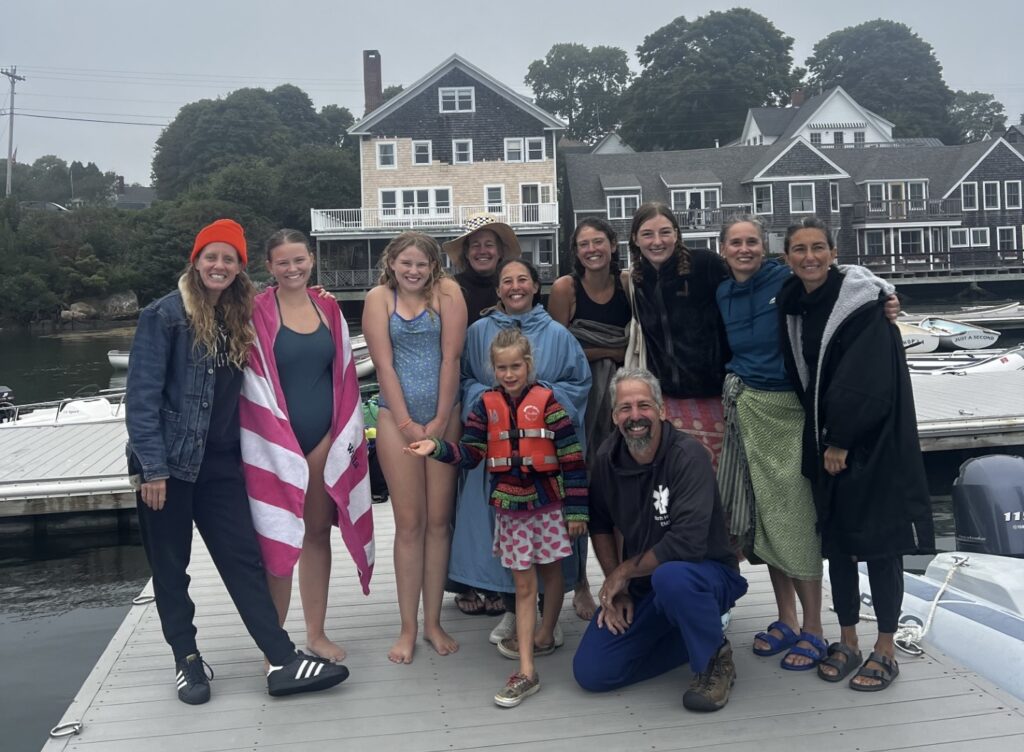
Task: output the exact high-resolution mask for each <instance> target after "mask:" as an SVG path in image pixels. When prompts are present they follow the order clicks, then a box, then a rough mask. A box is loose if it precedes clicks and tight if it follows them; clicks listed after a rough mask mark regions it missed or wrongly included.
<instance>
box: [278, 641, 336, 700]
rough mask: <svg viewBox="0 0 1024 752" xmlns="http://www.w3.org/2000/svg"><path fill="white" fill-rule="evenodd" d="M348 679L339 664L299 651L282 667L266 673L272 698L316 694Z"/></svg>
mask: <svg viewBox="0 0 1024 752" xmlns="http://www.w3.org/2000/svg"><path fill="white" fill-rule="evenodd" d="M347 678H348V669H347V668H345V667H344V666H342V665H341V664H340V663H331V662H330V661H327V660H324V659H323V658H318V657H316V656H312V655H306V654H305V653H303V652H302V651H301V650H300V651H297V652H296V653H295V657H294V658H292V660H291V661H289V662H288V663H286V664H285V665H283V666H271V667H270V669H269V670H268V671H267V692H269V693H270V694H271V695H272V696H274V697H284V696H285V695H294V694H298V693H299V692H318V691H319V690H321V689H328V688H329V687H333V686H335V685H336V684H341V683H342V682H343V681H345V680H346V679H347Z"/></svg>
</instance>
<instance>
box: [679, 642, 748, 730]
mask: <svg viewBox="0 0 1024 752" xmlns="http://www.w3.org/2000/svg"><path fill="white" fill-rule="evenodd" d="M735 681H736V665H735V664H734V663H733V662H732V646H731V645H730V644H729V642H728V640H726V642H724V643H723V644H722V647H720V648H719V649H718V653H716V654H715V656H714V657H713V658H712V659H711V660H710V661H709V662H708V666H707V669H706V670H705V671H703V672H702V673H699V674H697V675H696V676H694V677H693V681H691V682H690V687H689V689H687V690H686V693H685V694H684V695H683V707H684V708H686V709H687V710H698V711H702V712H705V713H710V712H711V711H713V710H721V709H722V708H724V707H725V704H726V703H727V702H729V692H730V691H731V690H732V685H733V684H734V683H735Z"/></svg>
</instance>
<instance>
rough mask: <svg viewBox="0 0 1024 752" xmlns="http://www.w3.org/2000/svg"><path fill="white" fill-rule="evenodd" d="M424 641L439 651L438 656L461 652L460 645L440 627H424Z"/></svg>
mask: <svg viewBox="0 0 1024 752" xmlns="http://www.w3.org/2000/svg"><path fill="white" fill-rule="evenodd" d="M423 639H424V640H426V641H427V642H428V643H430V646H431V647H432V648H434V650H436V651H437V654H438V655H451V654H452V653H456V652H458V650H459V643H458V642H457V641H456V639H455V638H454V637H452V636H451V635H450V634H448V633H447V632H445V631H444V630H443V629H441V628H440V627H437V628H436V629H428V628H426V627H424V628H423Z"/></svg>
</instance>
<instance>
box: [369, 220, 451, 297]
mask: <svg viewBox="0 0 1024 752" xmlns="http://www.w3.org/2000/svg"><path fill="white" fill-rule="evenodd" d="M410 246H411V247H414V248H417V249H419V250H420V251H422V252H423V255H424V256H426V257H427V261H428V262H429V263H430V275H429V276H428V277H427V284H426V285H424V287H423V295H424V297H425V298H426V299H427V300H428V301H431V300H433V292H434V285H436V284H437V283H438V282H439V281H440V280H441V278H442V277H444V276H446V275H445V272H444V269H442V268H441V246H439V245H438V244H437V241H436V240H434V239H433V238H432V237H430V236H429V235H427V234H426V233H422V232H414V231H409V232H403V233H402V234H401V235H397V236H396V237H394V238H392V239H391V242H390V243H388V244H387V247H386V248H384V253H382V254H381V255H380V263H379V268H380V276H379V277H378V278H377V284H378V285H383V286H384V287H387V288H388V289H390V290H397V289H398V279H397V278H396V277H395V271H394V269H392V268H391V263H392V262H393V261H394V260H395V259H397V258H398V254H400V253H401V252H402V251H404V250H405V249H406V248H409V247H410Z"/></svg>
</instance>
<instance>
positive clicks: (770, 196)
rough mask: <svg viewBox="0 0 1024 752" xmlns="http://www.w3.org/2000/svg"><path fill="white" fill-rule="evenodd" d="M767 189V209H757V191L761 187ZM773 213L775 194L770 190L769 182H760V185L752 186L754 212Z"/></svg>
mask: <svg viewBox="0 0 1024 752" xmlns="http://www.w3.org/2000/svg"><path fill="white" fill-rule="evenodd" d="M764 188H767V189H768V211H759V210H758V208H757V204H758V201H757V192H758V191H759V190H761V189H764ZM774 213H775V196H774V191H772V184H771V183H762V184H761V185H755V186H754V214H774Z"/></svg>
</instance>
